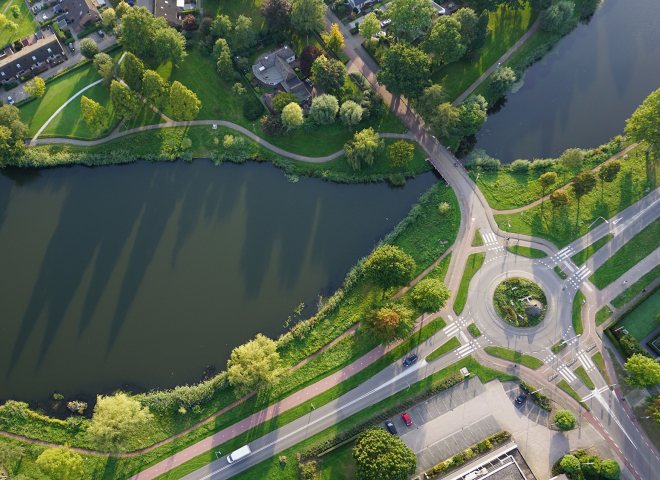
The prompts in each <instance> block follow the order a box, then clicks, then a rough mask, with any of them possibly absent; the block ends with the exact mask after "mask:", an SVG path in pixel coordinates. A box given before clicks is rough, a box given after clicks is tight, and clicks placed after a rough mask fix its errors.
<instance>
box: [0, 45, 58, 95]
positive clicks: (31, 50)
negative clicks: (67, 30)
mask: <svg viewBox="0 0 660 480" xmlns="http://www.w3.org/2000/svg"><path fill="white" fill-rule="evenodd" d="M3 53H4V54H3V55H0V84H6V83H9V84H13V83H20V82H23V81H25V80H28V79H30V78H32V77H34V76H35V75H37V74H39V73H41V72H44V71H46V70H48V69H49V68H51V67H53V66H55V65H58V64H60V63H62V62H63V61H65V60H66V58H67V57H66V54H65V53H64V49H63V48H62V45H60V42H59V41H58V40H57V37H56V36H55V35H50V36H48V37H46V38H41V39H38V40H36V41H35V42H34V43H32V44H31V45H28V46H27V47H23V48H22V49H21V50H19V51H17V52H13V51H7V50H5V51H4V52H3Z"/></svg>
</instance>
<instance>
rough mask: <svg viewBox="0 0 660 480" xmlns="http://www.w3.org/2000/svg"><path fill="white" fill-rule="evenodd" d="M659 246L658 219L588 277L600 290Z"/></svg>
mask: <svg viewBox="0 0 660 480" xmlns="http://www.w3.org/2000/svg"><path fill="white" fill-rule="evenodd" d="M658 245H660V219H656V220H654V221H653V223H651V224H650V225H648V226H647V227H646V228H645V229H644V230H642V231H641V232H639V233H638V234H637V235H635V236H634V237H633V238H631V239H630V240H629V241H628V242H627V243H626V244H625V245H623V247H621V248H620V249H619V250H617V251H616V253H615V254H614V255H612V256H611V257H610V258H609V259H607V261H606V262H605V263H603V264H602V265H601V266H600V267H599V268H598V269H597V270H596V271H595V272H594V273H593V275H591V277H589V280H591V281H592V282H593V283H594V285H596V286H597V287H598V288H600V289H601V290H602V289H603V288H605V287H607V286H608V285H609V284H611V283H612V282H614V281H615V280H616V279H617V278H619V277H620V276H621V275H623V274H624V273H626V272H627V271H628V270H630V269H631V268H632V267H634V266H635V265H637V263H639V262H641V261H642V260H644V259H645V258H646V257H647V256H648V255H649V254H651V253H652V252H653V251H654V250H655V249H656V248H658Z"/></svg>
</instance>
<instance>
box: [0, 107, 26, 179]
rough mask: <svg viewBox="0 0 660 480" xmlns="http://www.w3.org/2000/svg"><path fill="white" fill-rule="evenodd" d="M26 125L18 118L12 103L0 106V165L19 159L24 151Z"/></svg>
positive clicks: (16, 109)
mask: <svg viewBox="0 0 660 480" xmlns="http://www.w3.org/2000/svg"><path fill="white" fill-rule="evenodd" d="M26 133H27V125H25V124H24V123H23V122H22V121H21V118H20V115H19V112H18V108H16V107H14V106H13V105H2V106H1V107H0V167H2V166H5V165H9V164H11V163H13V162H14V161H15V160H17V159H19V158H20V157H21V156H22V155H23V153H24V152H25V144H24V143H23V137H25V135H26Z"/></svg>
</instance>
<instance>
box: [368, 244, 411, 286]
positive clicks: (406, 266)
mask: <svg viewBox="0 0 660 480" xmlns="http://www.w3.org/2000/svg"><path fill="white" fill-rule="evenodd" d="M415 268H416V264H415V260H413V258H412V257H411V256H410V255H408V254H407V253H406V252H404V251H403V250H401V249H400V248H399V247H396V246H394V245H389V244H385V245H381V246H380V247H378V248H376V249H375V250H374V251H373V252H372V254H371V255H369V258H367V260H366V261H365V262H364V271H365V273H366V274H367V275H368V276H369V277H370V278H371V279H372V280H373V281H374V282H375V283H376V284H377V285H379V286H380V287H382V288H383V289H388V288H391V287H398V286H401V285H405V284H406V283H408V282H409V281H410V280H411V279H412V276H413V274H414V273H415Z"/></svg>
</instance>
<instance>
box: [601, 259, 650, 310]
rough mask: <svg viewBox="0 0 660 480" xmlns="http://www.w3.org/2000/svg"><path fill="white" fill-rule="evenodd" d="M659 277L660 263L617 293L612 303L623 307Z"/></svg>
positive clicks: (617, 306)
mask: <svg viewBox="0 0 660 480" xmlns="http://www.w3.org/2000/svg"><path fill="white" fill-rule="evenodd" d="M658 277H660V265H657V266H655V267H653V269H652V270H651V271H650V272H648V273H646V274H645V275H643V276H642V277H640V279H639V280H637V281H636V282H635V283H633V284H632V285H630V286H629V287H628V288H627V289H625V290H624V291H623V292H621V293H620V294H619V295H617V296H616V297H615V298H614V300H612V305H614V306H615V307H616V308H621V307H623V306H624V305H625V304H627V303H628V302H630V301H631V300H632V299H633V298H635V297H636V296H637V295H639V294H640V293H642V292H643V291H644V290H646V288H647V287H648V286H649V285H650V284H651V283H653V282H654V281H655V280H656V279H657V278H658Z"/></svg>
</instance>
